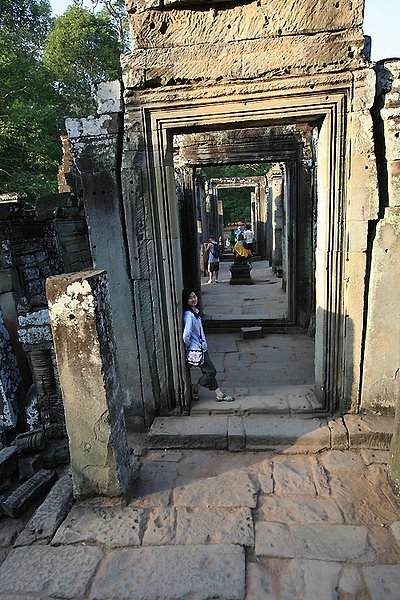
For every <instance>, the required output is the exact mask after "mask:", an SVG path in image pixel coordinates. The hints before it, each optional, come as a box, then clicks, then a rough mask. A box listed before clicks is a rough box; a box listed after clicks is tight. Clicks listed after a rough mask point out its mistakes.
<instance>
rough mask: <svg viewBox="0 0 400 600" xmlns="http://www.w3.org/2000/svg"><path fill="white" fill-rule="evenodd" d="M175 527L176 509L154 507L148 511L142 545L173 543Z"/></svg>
mask: <svg viewBox="0 0 400 600" xmlns="http://www.w3.org/2000/svg"><path fill="white" fill-rule="evenodd" d="M175 529H176V509H175V508H163V507H156V508H153V509H152V510H151V511H150V512H149V516H148V519H147V527H146V531H145V532H144V535H143V541H142V545H143V546H163V545H164V544H173V543H174V539H175Z"/></svg>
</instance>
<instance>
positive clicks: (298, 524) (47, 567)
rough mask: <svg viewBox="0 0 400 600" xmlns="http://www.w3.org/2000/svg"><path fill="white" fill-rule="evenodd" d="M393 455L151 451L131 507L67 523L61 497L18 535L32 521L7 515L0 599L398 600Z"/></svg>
mask: <svg viewBox="0 0 400 600" xmlns="http://www.w3.org/2000/svg"><path fill="white" fill-rule="evenodd" d="M386 460H387V452H384V451H373V450H361V451H359V452H358V453H356V452H352V451H345V452H342V451H326V452H322V453H318V454H315V455H290V454H286V455H280V454H274V453H266V452H258V453H252V452H246V453H229V452H223V451H220V452H217V451H194V450H179V451H176V450H175V451H166V450H158V451H156V450H151V451H149V452H148V453H147V454H146V455H145V456H144V457H143V467H142V472H141V477H140V480H139V485H138V489H137V493H136V496H135V499H134V500H132V502H131V503H130V504H129V505H127V506H126V505H123V504H121V503H119V502H118V501H116V500H114V501H112V500H108V501H107V500H93V501H89V502H77V503H75V505H74V506H73V507H72V509H71V510H70V511H69V514H67V516H66V518H65V513H64V514H62V510H61V508H60V507H61V504H60V496H59V499H58V500H57V494H55V495H54V499H53V501H52V502H50V503H48V504H47V509H46V511H42V513H41V515H40V518H38V517H37V518H36V521H35V517H33V521H31V523H30V524H28V526H27V528H26V529H25V531H23V532H22V534H20V535H19V537H18V538H17V539H16V540H15V538H16V535H17V533H18V531H19V529H21V527H22V526H23V525H21V524H20V523H18V522H12V521H11V520H10V519H4V518H3V519H2V520H1V521H0V523H1V525H0V532H1V533H0V542H1V545H2V547H3V558H4V555H6V554H8V556H7V558H6V559H5V560H4V562H3V564H2V565H1V567H0V599H1V600H18V599H24V600H33V599H38V598H40V599H41V600H50V599H54V600H55V599H58V600H60V599H69V600H78V599H79V600H84V599H86V600H89V599H90V600H170V599H171V600H172V599H174V600H177V599H179V600H206V599H207V600H211V599H215V600H216V599H220V600H264V599H265V600H298V599H303V600H331V599H332V600H334V599H335V600H337V599H338V600H398V599H399V597H400V505H399V502H398V499H397V498H396V497H395V496H394V495H393V493H392V491H391V488H390V486H389V484H388V482H387V479H386V473H385V466H384V463H385V462H386ZM60 481H61V480H60ZM56 485H57V484H56ZM64 485H65V478H64ZM63 506H64V507H65V501H64V505H63ZM63 519H64V520H63ZM60 521H61V522H60ZM35 538H37V541H36V542H35V541H34V540H35ZM32 542H33V544H32ZM13 543H14V544H15V547H14V549H12V544H13ZM27 544H32V545H27Z"/></svg>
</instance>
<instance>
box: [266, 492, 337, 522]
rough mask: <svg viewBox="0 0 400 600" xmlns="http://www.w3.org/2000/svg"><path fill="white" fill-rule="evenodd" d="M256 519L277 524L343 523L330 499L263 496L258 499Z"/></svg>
mask: <svg viewBox="0 0 400 600" xmlns="http://www.w3.org/2000/svg"><path fill="white" fill-rule="evenodd" d="M257 515H258V519H261V520H263V521H276V522H279V523H288V524H299V523H325V522H326V523H328V522H329V523H343V517H342V514H341V512H340V510H339V508H338V506H337V505H336V504H335V502H334V501H333V500H331V499H325V498H324V499H319V498H306V497H298V498H288V497H280V498H278V497H277V496H273V495H270V496H265V497H261V498H260V504H259V507H258V509H257Z"/></svg>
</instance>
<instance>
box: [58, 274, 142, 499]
mask: <svg viewBox="0 0 400 600" xmlns="http://www.w3.org/2000/svg"><path fill="white" fill-rule="evenodd" d="M46 291H47V299H48V303H49V309H50V317H51V328H52V332H53V339H54V348H55V352H56V359H57V366H58V373H59V379H60V384H61V390H62V395H63V400H64V410H65V420H66V426H67V433H68V438H69V445H70V453H71V467H72V477H73V486H74V495H75V497H79V498H82V497H88V496H95V495H104V496H120V495H125V494H126V493H127V492H128V490H129V486H130V482H131V479H132V476H133V470H132V465H131V461H130V455H129V449H128V444H127V438H126V429H125V420H124V415H123V408H122V404H123V403H122V398H121V388H120V384H119V377H118V372H117V366H116V356H115V342H114V334H113V330H112V321H111V311H110V303H109V296H108V282H107V275H106V272H105V271H101V270H97V271H82V272H80V273H72V274H68V275H58V276H56V277H50V278H49V279H48V280H47V284H46Z"/></svg>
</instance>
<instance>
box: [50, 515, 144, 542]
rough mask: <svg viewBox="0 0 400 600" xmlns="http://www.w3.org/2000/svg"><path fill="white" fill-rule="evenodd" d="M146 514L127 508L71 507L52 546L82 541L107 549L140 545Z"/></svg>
mask: <svg viewBox="0 0 400 600" xmlns="http://www.w3.org/2000/svg"><path fill="white" fill-rule="evenodd" d="M146 512H147V511H145V510H143V509H141V508H133V507H131V506H104V507H103V506H102V507H96V506H79V505H78V506H74V508H73V509H72V510H71V512H70V513H69V515H68V517H67V518H66V520H65V521H64V523H63V524H62V525H61V527H60V528H59V529H58V531H57V533H56V535H55V536H54V538H53V541H52V544H54V545H59V544H60V545H62V544H76V543H77V542H84V543H90V544H93V543H94V544H103V545H105V546H108V547H109V548H121V547H122V546H140V544H141V541H142V537H143V531H144V525H145V520H146Z"/></svg>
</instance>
